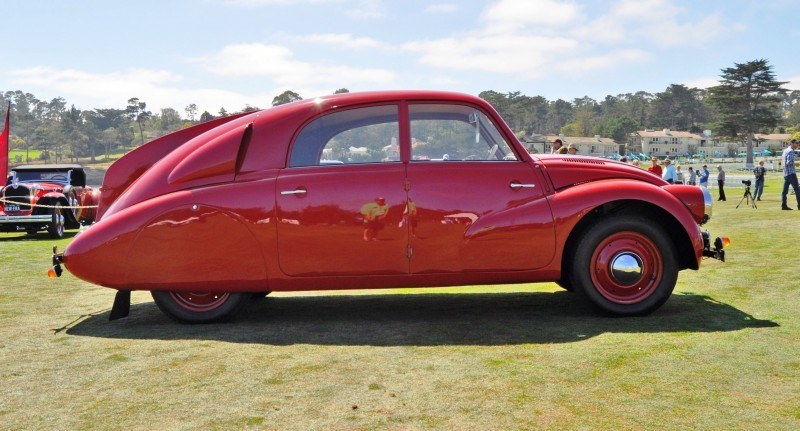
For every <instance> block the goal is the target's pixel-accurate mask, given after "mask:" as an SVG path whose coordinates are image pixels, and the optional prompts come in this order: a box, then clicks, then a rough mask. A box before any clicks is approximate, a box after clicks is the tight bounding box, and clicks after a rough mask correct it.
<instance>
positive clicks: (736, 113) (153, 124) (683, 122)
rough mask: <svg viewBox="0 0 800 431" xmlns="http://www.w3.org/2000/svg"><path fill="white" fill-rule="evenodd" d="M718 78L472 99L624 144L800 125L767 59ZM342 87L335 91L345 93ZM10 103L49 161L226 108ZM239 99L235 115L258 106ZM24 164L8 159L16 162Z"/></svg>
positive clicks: (506, 113)
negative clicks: (613, 91)
mask: <svg viewBox="0 0 800 431" xmlns="http://www.w3.org/2000/svg"><path fill="white" fill-rule="evenodd" d="M721 72H722V73H721V79H720V84H719V85H717V86H714V87H711V88H708V89H700V88H689V87H687V86H686V85H683V84H672V85H669V86H668V87H667V88H666V89H665V90H664V91H662V92H657V93H649V92H646V91H637V92H635V93H625V94H618V95H616V96H613V95H608V96H606V97H605V98H604V99H603V100H595V99H593V98H591V97H588V96H586V97H582V98H578V99H573V100H572V101H566V100H563V99H557V100H548V99H546V98H545V97H542V96H528V95H525V94H522V93H521V92H518V91H517V92H509V93H501V92H497V91H492V90H487V91H483V92H481V93H480V94H479V97H481V98H483V99H485V100H486V101H488V102H489V103H491V104H492V105H493V106H494V107H495V109H497V111H498V112H499V113H500V114H501V115H502V117H503V118H504V119H505V121H506V122H507V123H508V125H509V126H510V127H511V129H512V130H513V131H514V132H515V133H517V135H518V136H520V137H525V136H530V135H534V134H538V135H554V134H563V135H565V136H594V135H600V136H602V137H606V138H612V139H614V140H615V141H616V142H618V143H621V144H622V143H625V142H626V140H627V138H628V137H629V136H630V135H631V133H632V132H635V131H637V130H643V129H664V128H667V129H671V130H680V131H690V132H695V133H699V132H701V131H703V130H711V131H713V132H714V133H715V134H717V135H719V136H721V137H728V138H733V139H738V140H741V141H742V142H749V141H750V140H751V139H752V136H753V134H754V133H795V132H798V131H800V91H797V90H795V91H788V90H787V89H785V88H784V87H783V85H784V84H786V83H785V82H780V81H777V80H776V78H775V75H774V73H773V71H772V67H771V66H770V65H769V62H768V61H767V60H764V59H761V60H754V61H751V62H747V63H741V64H739V63H735V64H734V67H729V68H725V69H722V71H721ZM347 92H349V90H348V89H346V88H340V89H339V90H336V92H335V93H347ZM301 99H302V96H301V95H300V94H298V93H296V92H294V91H291V90H287V91H285V92H283V93H281V94H279V95H278V96H276V97H275V98H274V99H273V100H272V105H273V106H276V105H280V104H283V103H289V102H292V101H295V100H301ZM9 102H10V103H11V111H12V112H11V142H10V146H11V149H12V150H14V149H16V150H38V152H39V153H40V158H42V159H43V160H47V161H51V162H60V161H65V160H77V159H78V158H91V159H92V160H95V159H96V158H97V157H99V156H100V155H105V156H106V157H109V156H111V155H114V154H119V153H124V152H126V151H129V150H130V149H131V148H133V147H135V146H138V145H141V144H143V143H145V142H147V141H148V140H151V139H154V138H157V137H159V136H163V135H165V134H167V133H170V132H172V131H175V130H178V129H181V128H184V127H187V126H191V125H194V124H198V123H200V122H204V121H209V120H212V119H214V118H217V117H220V116H226V115H228V114H229V113H228V112H227V111H226V110H225V109H224V108H220V110H219V112H217V114H216V115H215V114H211V113H209V112H208V111H204V112H202V113H200V114H198V109H197V105H195V104H190V105H189V106H187V107H186V108H185V109H184V113H183V115H182V114H181V113H180V112H178V111H177V110H175V109H173V108H161V109H159V110H158V111H157V112H152V111H150V110H148V109H147V103H146V102H145V101H142V100H139V99H138V98H136V97H132V98H130V99H129V100H128V102H127V106H126V108H125V109H114V108H96V109H90V110H80V109H78V108H76V107H75V106H74V105H70V106H69V107H68V103H67V101H66V100H65V99H63V98H61V97H58V98H55V99H52V100H50V101H46V100H40V99H38V98H36V97H35V96H34V95H32V94H30V93H25V92H23V91H19V90H17V91H7V92H0V103H2V105H3V106H6V105H7V104H8V103H9ZM258 109H259V108H258V107H255V106H250V105H246V106H245V107H244V108H243V109H242V110H241V111H239V112H249V111H255V110H258ZM22 161H30V158H28V160H19V157H18V158H17V160H14V159H13V158H12V160H11V162H12V163H13V162H22Z"/></svg>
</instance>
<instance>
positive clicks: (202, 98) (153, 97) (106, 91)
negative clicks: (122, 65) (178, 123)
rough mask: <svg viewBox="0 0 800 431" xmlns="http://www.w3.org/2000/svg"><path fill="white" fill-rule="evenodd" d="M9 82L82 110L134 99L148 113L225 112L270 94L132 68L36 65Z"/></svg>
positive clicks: (264, 102) (262, 102) (264, 101)
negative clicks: (193, 83) (192, 107)
mask: <svg viewBox="0 0 800 431" xmlns="http://www.w3.org/2000/svg"><path fill="white" fill-rule="evenodd" d="M11 76H12V77H13V78H12V83H13V84H14V85H18V86H25V87H28V88H31V89H32V91H34V92H35V93H36V94H40V93H41V94H55V95H57V96H61V97H65V98H67V100H69V101H70V103H75V105H76V106H78V107H80V108H82V109H92V108H100V107H114V108H124V107H125V105H126V103H127V100H128V99H130V98H131V97H138V98H139V99H140V100H142V101H143V102H146V103H147V105H148V108H149V109H151V110H158V109H160V108H166V107H172V108H175V109H177V110H178V112H183V108H184V107H186V106H188V105H189V104H191V103H195V104H197V106H198V107H199V108H200V110H201V111H203V110H208V111H209V112H212V113H216V112H217V111H218V110H219V108H220V107H222V106H224V107H225V108H226V109H228V110H229V111H234V110H238V109H241V108H242V107H244V105H245V104H250V105H253V106H261V107H266V106H269V103H270V102H271V101H272V97H273V96H274V95H269V94H266V93H265V94H248V95H243V94H239V93H236V92H233V91H227V90H222V89H216V88H181V87H179V86H178V85H179V84H180V83H182V81H183V80H182V78H181V77H180V76H178V75H175V74H173V73H171V72H167V71H163V70H147V69H136V70H128V71H121V72H110V73H91V72H85V71H80V70H74V69H67V70H59V69H55V68H52V67H46V66H38V67H32V68H27V69H18V70H14V71H12V72H11Z"/></svg>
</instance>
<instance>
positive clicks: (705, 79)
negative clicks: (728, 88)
mask: <svg viewBox="0 0 800 431" xmlns="http://www.w3.org/2000/svg"><path fill="white" fill-rule="evenodd" d="M719 80H720V78H719V77H718V76H702V77H700V78H697V79H693V80H691V81H686V82H684V83H683V85H685V86H687V87H689V88H708V87H713V86H715V85H719Z"/></svg>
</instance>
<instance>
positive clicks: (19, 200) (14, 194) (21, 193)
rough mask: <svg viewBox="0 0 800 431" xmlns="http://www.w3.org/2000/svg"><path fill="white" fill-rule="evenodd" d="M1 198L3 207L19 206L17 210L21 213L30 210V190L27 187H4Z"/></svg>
mask: <svg viewBox="0 0 800 431" xmlns="http://www.w3.org/2000/svg"><path fill="white" fill-rule="evenodd" d="M3 198H4V199H5V201H4V202H3V205H4V206H8V205H19V207H20V208H19V209H20V210H23V211H25V210H28V209H30V204H31V190H30V189H29V188H28V187H25V186H17V187H16V188H15V187H13V186H9V187H6V190H5V192H3Z"/></svg>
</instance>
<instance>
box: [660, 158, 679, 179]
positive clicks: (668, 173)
mask: <svg viewBox="0 0 800 431" xmlns="http://www.w3.org/2000/svg"><path fill="white" fill-rule="evenodd" d="M675 172H676V171H675V165H673V164H672V160H670V159H669V157H667V158H666V159H664V174H663V175H662V176H661V178H663V179H664V181H666V182H668V183H670V184H675V183H676V182H677V179H678V176H677V175H676V174H675Z"/></svg>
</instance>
